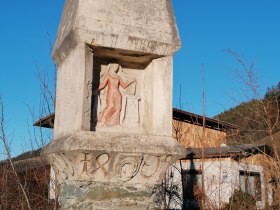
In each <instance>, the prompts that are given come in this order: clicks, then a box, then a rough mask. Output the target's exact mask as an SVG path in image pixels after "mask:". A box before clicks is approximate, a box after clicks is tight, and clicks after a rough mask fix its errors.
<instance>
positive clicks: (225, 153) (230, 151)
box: [185, 144, 271, 160]
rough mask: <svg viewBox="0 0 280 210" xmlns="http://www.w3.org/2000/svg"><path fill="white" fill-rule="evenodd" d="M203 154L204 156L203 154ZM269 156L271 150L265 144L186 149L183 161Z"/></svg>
mask: <svg viewBox="0 0 280 210" xmlns="http://www.w3.org/2000/svg"><path fill="white" fill-rule="evenodd" d="M203 153H204V154H203ZM264 153H265V154H269V155H271V148H270V147H269V146H268V145H266V144H261V145H251V144H243V145H237V146H224V147H208V148H204V149H203V148H189V149H187V156H186V158H185V159H188V160H190V159H201V158H206V159H207V158H222V157H231V158H234V159H236V158H242V157H249V156H251V155H256V154H264Z"/></svg>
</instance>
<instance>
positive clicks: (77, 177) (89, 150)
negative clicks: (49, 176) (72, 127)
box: [42, 131, 186, 210]
mask: <svg viewBox="0 0 280 210" xmlns="http://www.w3.org/2000/svg"><path fill="white" fill-rule="evenodd" d="M185 153H186V152H185V149H184V148H183V147H182V146H181V145H180V144H179V143H177V142H176V141H175V140H174V139H173V138H171V137H166V136H143V135H141V136H140V135H133V134H131V135H129V134H115V133H114V134H110V133H96V132H84V131H80V132H77V133H75V134H72V135H69V136H66V137H63V138H60V139H55V140H53V141H52V142H51V143H50V144H49V145H48V146H47V147H46V148H45V149H44V150H43V152H42V155H43V156H45V157H46V159H47V160H48V161H49V163H50V164H51V166H52V168H53V170H54V172H55V179H56V181H57V183H58V185H57V186H58V187H57V190H56V191H57V192H58V197H59V204H60V206H61V209H67V210H68V209H83V210H87V209H91V210H92V209H94V210H105V209H112V210H114V209H118V210H126V209H127V210H128V209H129V210H144V209H145V210H147V209H154V204H153V198H154V189H155V187H156V185H157V184H159V183H160V182H161V180H162V178H163V176H164V173H165V171H166V169H167V168H168V167H169V166H170V164H171V163H173V162H175V161H176V160H178V159H180V158H183V157H184V156H185Z"/></svg>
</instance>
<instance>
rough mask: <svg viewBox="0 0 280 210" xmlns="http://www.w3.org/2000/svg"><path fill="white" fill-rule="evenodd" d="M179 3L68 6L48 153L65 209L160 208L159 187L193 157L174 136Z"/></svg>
mask: <svg viewBox="0 0 280 210" xmlns="http://www.w3.org/2000/svg"><path fill="white" fill-rule="evenodd" d="M179 48H180V39H179V35H178V31H177V26H176V23H175V18H174V14H173V10H172V6H171V0H141V1H135V0H102V1H100V0H67V1H65V7H64V11H63V15H62V19H61V23H60V26H59V31H58V35H57V39H56V43H55V46H54V50H53V55H52V56H53V59H54V61H55V62H56V64H57V65H58V75H57V89H56V107H55V124H54V139H53V141H52V142H51V143H50V144H49V145H48V146H47V147H46V148H45V149H44V150H43V153H42V154H43V155H44V156H45V157H46V158H47V160H48V161H49V163H50V164H51V166H52V168H53V170H54V173H55V179H56V180H57V182H58V188H57V191H58V194H59V204H60V206H61V207H60V208H61V209H67V210H69V209H83V210H87V209H94V210H101V209H113V210H114V209H118V210H126V209H127V210H128V209H129V210H136V209H139V210H140V209H141V210H142V209H143V210H144V209H154V208H155V207H154V203H153V199H154V188H155V186H156V185H157V184H158V183H160V182H161V179H162V178H163V176H164V173H165V171H166V169H167V168H168V167H169V166H170V164H171V163H173V162H175V161H176V160H177V159H179V158H182V157H184V156H185V150H184V149H183V147H182V146H180V145H179V144H178V143H177V142H176V141H175V140H174V139H173V138H172V73H173V63H172V61H173V57H172V56H173V54H174V53H175V52H176V51H177V50H178V49H179Z"/></svg>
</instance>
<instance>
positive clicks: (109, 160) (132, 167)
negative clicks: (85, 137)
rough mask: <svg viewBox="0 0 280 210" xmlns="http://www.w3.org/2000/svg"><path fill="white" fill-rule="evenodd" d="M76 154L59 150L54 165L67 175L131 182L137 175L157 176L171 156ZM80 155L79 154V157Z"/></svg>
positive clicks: (57, 171)
mask: <svg viewBox="0 0 280 210" xmlns="http://www.w3.org/2000/svg"><path fill="white" fill-rule="evenodd" d="M76 157H77V158H71V159H70V158H69V156H68V155H67V154H64V153H59V154H56V155H54V156H52V159H53V164H52V165H54V169H55V170H56V173H57V175H59V171H60V170H62V171H66V172H67V173H65V176H66V177H65V178H66V179H75V178H77V177H78V176H84V178H87V179H92V180H96V179H100V178H105V177H106V179H114V180H119V181H123V182H128V181H130V180H132V179H133V178H134V177H136V176H137V177H138V178H140V179H150V178H152V177H154V176H155V177H156V176H157V174H158V172H159V171H161V169H162V168H163V167H167V166H168V163H170V162H171V160H172V156H166V155H163V156H156V155H140V154H139V155H135V154H132V155H130V154H126V155H114V154H109V153H106V152H105V153H89V152H83V153H81V154H79V155H78V154H77V156H76ZM78 157H80V158H78Z"/></svg>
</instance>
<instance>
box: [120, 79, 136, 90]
mask: <svg viewBox="0 0 280 210" xmlns="http://www.w3.org/2000/svg"><path fill="white" fill-rule="evenodd" d="M134 82H136V79H134V80H132V81H131V82H127V83H126V82H124V81H123V80H122V78H121V77H120V85H121V87H122V88H124V89H126V88H127V87H128V86H129V85H131V84H132V83H134Z"/></svg>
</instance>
